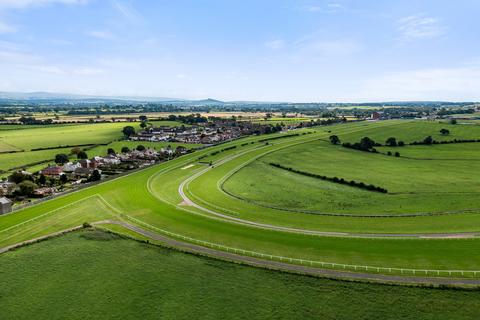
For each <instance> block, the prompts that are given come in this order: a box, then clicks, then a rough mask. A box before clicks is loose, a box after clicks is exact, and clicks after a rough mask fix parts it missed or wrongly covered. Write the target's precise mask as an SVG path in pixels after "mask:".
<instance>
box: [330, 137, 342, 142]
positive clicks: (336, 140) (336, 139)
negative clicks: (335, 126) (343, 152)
mask: <svg viewBox="0 0 480 320" xmlns="http://www.w3.org/2000/svg"><path fill="white" fill-rule="evenodd" d="M330 142H331V143H332V144H339V143H340V138H339V137H338V136H336V135H331V136H330Z"/></svg>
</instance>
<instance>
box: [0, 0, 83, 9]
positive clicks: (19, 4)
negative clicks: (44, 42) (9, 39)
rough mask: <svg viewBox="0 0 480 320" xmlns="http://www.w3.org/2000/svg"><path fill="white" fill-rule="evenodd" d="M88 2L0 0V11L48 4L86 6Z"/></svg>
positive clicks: (76, 0) (72, 0)
mask: <svg viewBox="0 0 480 320" xmlns="http://www.w3.org/2000/svg"><path fill="white" fill-rule="evenodd" d="M87 2H88V0H0V9H25V8H31V7H41V6H45V5H49V4H56V3H58V4H86V3H87Z"/></svg>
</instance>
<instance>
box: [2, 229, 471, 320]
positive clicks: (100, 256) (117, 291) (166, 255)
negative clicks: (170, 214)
mask: <svg viewBox="0 0 480 320" xmlns="http://www.w3.org/2000/svg"><path fill="white" fill-rule="evenodd" d="M139 262H141V263H139ZM0 275H1V276H2V285H1V286H0V304H1V308H0V318H2V319H4V320H9V319H39V320H40V319H87V318H88V319H100V318H101V319H120V318H121V319H138V318H142V319H160V318H161V319H218V317H219V315H222V318H223V319H239V318H242V319H245V318H248V319H293V318H295V319H308V318H316V319H318V318H321V319H339V318H341V319H476V318H477V316H478V310H479V308H480V299H479V297H480V296H479V295H480V293H479V291H468V290H445V289H430V288H415V287H398V286H397V287H396V286H387V285H377V284H367V283H349V282H342V281H334V280H327V279H320V278H313V277H307V276H300V275H293V274H287V273H282V272H276V271H268V270H263V269H257V268H252V267H247V266H241V265H236V264H232V263H227V262H222V261H218V260H214V259H209V258H202V257H197V256H194V255H190V254H185V253H180V252H177V251H173V250H169V249H163V248H160V247H154V246H152V245H146V244H142V243H138V242H135V241H132V240H125V239H122V238H120V237H118V236H115V235H111V234H106V233H102V232H99V231H81V232H77V233H73V234H69V235H66V236H62V237H59V238H55V239H51V240H48V241H45V242H42V243H39V244H35V245H33V246H28V247H25V248H21V249H18V250H16V251H13V252H8V253H6V254H4V255H2V256H1V259H0Z"/></svg>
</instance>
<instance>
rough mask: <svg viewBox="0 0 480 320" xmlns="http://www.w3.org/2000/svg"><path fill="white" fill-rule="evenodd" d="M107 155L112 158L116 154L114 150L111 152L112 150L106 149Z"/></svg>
mask: <svg viewBox="0 0 480 320" xmlns="http://www.w3.org/2000/svg"><path fill="white" fill-rule="evenodd" d="M107 154H108V155H112V156H114V155H115V154H116V152H115V150H113V149H112V148H108V150H107Z"/></svg>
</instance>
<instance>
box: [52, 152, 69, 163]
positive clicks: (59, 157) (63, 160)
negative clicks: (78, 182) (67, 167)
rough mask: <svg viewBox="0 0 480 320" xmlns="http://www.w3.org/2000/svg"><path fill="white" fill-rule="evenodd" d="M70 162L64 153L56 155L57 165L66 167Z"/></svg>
mask: <svg viewBox="0 0 480 320" xmlns="http://www.w3.org/2000/svg"><path fill="white" fill-rule="evenodd" d="M67 162H68V156H67V155H66V154H64V153H59V154H56V155H55V163H56V164H59V165H64V164H65V163H67Z"/></svg>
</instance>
